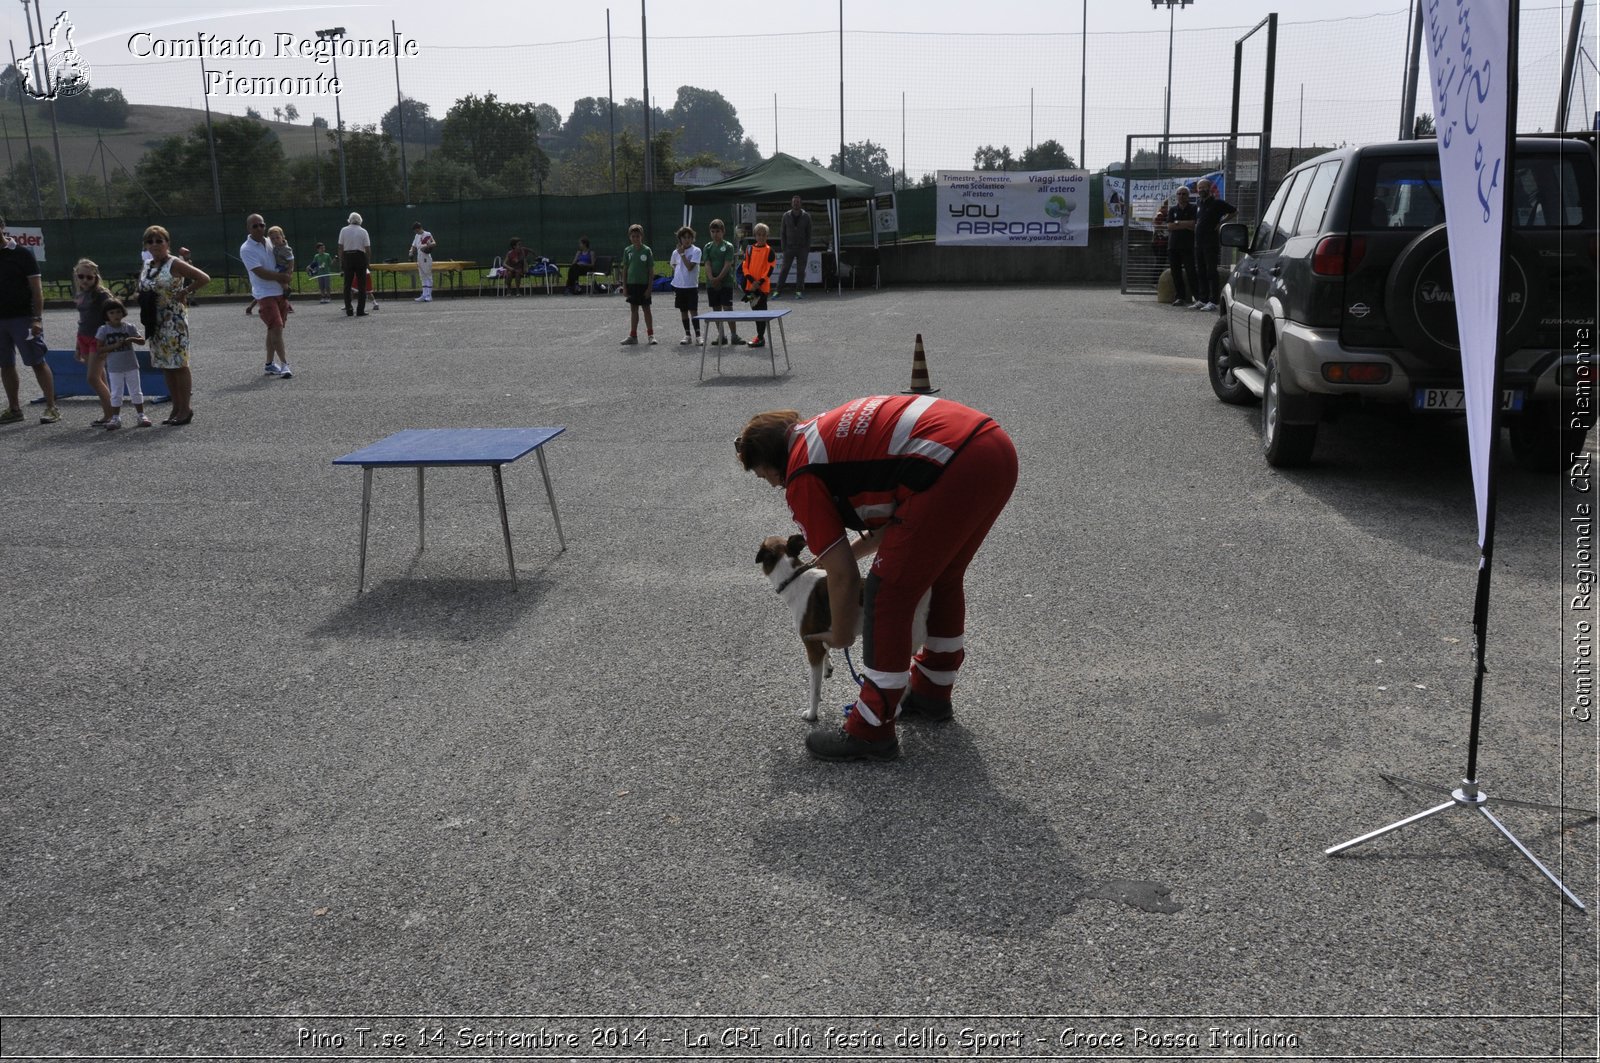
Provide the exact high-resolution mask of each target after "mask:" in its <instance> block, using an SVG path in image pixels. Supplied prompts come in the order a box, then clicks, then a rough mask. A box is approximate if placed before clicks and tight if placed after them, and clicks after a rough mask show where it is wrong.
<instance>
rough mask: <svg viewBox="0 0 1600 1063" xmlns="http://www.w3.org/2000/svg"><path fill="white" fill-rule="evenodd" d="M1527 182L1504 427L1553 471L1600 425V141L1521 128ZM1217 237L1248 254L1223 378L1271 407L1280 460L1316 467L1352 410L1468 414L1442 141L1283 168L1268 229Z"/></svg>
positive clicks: (1232, 291)
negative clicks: (1599, 325)
mask: <svg viewBox="0 0 1600 1063" xmlns="http://www.w3.org/2000/svg"><path fill="white" fill-rule="evenodd" d="M1512 180H1513V187H1512V197H1513V213H1514V217H1513V233H1512V239H1511V248H1510V251H1511V263H1512V267H1511V269H1510V271H1509V272H1508V274H1507V277H1506V301H1505V305H1504V307H1503V308H1502V313H1501V323H1502V328H1503V329H1504V330H1505V332H1506V336H1507V339H1508V342H1507V343H1506V344H1505V350H1506V352H1507V353H1506V354H1505V356H1504V363H1503V365H1502V386H1503V389H1504V390H1503V393H1502V410H1503V415H1504V424H1505V426H1506V428H1507V429H1508V431H1509V433H1510V442H1511V448H1512V454H1513V456H1514V457H1515V458H1516V460H1517V461H1518V462H1519V463H1520V464H1522V465H1524V466H1526V467H1529V468H1535V469H1541V470H1555V469H1558V468H1560V467H1562V466H1563V465H1564V464H1565V463H1566V462H1567V460H1568V457H1569V455H1570V454H1572V453H1573V452H1575V451H1578V450H1581V449H1582V447H1583V443H1584V438H1585V435H1586V434H1587V433H1588V431H1589V429H1590V428H1591V427H1593V425H1594V399H1593V396H1594V379H1595V370H1594V355H1593V351H1594V346H1593V343H1594V327H1595V307H1596V265H1595V257H1596V218H1597V211H1596V204H1595V199H1596V186H1595V152H1594V148H1593V146H1592V142H1585V140H1583V139H1576V138H1555V137H1551V138H1519V139H1518V140H1517V148H1516V154H1515V159H1514V163H1513V176H1512ZM1219 240H1220V242H1221V243H1222V244H1223V245H1224V246H1227V247H1235V248H1238V249H1239V250H1241V251H1243V252H1244V255H1243V257H1242V258H1241V259H1240V260H1239V263H1238V264H1237V265H1236V266H1234V268H1233V270H1232V273H1231V274H1230V276H1229V277H1228V280H1227V283H1226V285H1225V286H1224V288H1223V292H1222V301H1221V308H1222V309H1221V315H1220V320H1218V322H1217V324H1216V327H1215V328H1214V329H1213V330H1212V333H1211V339H1210V343H1209V347H1208V351H1207V364H1208V368H1209V370H1210V377H1211V386H1212V389H1213V390H1214V391H1215V392H1216V394H1217V397H1218V398H1219V399H1221V400H1222V401H1223V402H1227V403H1235V404H1245V403H1251V402H1256V401H1261V403H1262V418H1261V421H1262V448H1263V451H1264V452H1265V456H1266V459H1267V462H1268V464H1270V465H1274V466H1278V467H1289V466H1296V465H1303V464H1305V463H1306V462H1308V461H1310V459H1311V453H1312V450H1313V448H1314V447H1315V445H1316V438H1317V427H1318V425H1319V424H1320V423H1321V422H1323V421H1326V420H1331V419H1332V418H1334V417H1336V416H1337V415H1338V413H1339V412H1340V411H1341V410H1342V409H1344V408H1347V407H1348V406H1350V405H1387V406H1390V407H1393V408H1395V409H1397V410H1406V411H1410V412H1411V413H1414V414H1416V415H1419V416H1438V415H1440V414H1447V413H1450V412H1452V411H1459V410H1461V409H1462V406H1463V390H1462V380H1461V351H1460V345H1459V342H1458V340H1457V336H1456V319H1455V297H1454V287H1453V285H1452V283H1451V276H1450V259H1449V255H1448V253H1447V251H1446V230H1445V225H1444V200H1443V196H1442V192H1441V185H1440V181H1439V151H1438V145H1437V144H1436V143H1435V142H1433V141H1431V140H1427V141H1403V142H1400V143H1393V144H1373V145H1367V146H1364V147H1357V148H1345V149H1341V150H1339V151H1334V152H1329V153H1328V154H1326V155H1320V156H1318V157H1317V158H1314V159H1312V160H1310V161H1308V162H1306V163H1304V164H1302V165H1300V166H1299V167H1297V168H1295V169H1294V170H1292V171H1290V173H1289V174H1288V176H1286V177H1285V178H1284V180H1283V183H1282V184H1281V185H1280V186H1279V187H1278V192H1277V195H1275V196H1274V197H1273V199H1272V203H1271V205H1270V206H1268V207H1267V210H1266V213H1265V215H1264V216H1263V220H1262V222H1261V225H1260V226H1259V227H1258V228H1257V229H1256V232H1255V235H1254V237H1253V238H1252V237H1251V236H1250V233H1249V230H1248V229H1247V228H1246V227H1245V226H1243V225H1224V226H1223V227H1222V229H1221V231H1220V233H1219ZM1582 351H1587V352H1588V353H1579V352H1582ZM1580 400H1583V401H1580Z"/></svg>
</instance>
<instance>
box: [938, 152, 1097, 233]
mask: <svg viewBox="0 0 1600 1063" xmlns="http://www.w3.org/2000/svg"><path fill="white" fill-rule="evenodd" d="M936 209H937V212H938V224H937V227H936V230H935V242H937V243H941V244H953V245H957V246H960V245H963V244H964V245H967V246H969V247H973V246H988V247H995V246H1000V247H1087V246H1089V172H1088V171H1087V170H1038V171H1034V172H1031V173H1011V172H1008V171H1005V170H940V171H939V192H938V206H937V208H936Z"/></svg>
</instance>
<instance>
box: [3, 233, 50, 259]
mask: <svg viewBox="0 0 1600 1063" xmlns="http://www.w3.org/2000/svg"><path fill="white" fill-rule="evenodd" d="M6 235H7V236H8V237H10V238H11V239H12V240H14V241H16V244H17V246H18V247H26V248H27V249H28V250H29V251H32V252H33V257H34V260H35V261H38V262H43V261H44V230H43V229H35V228H30V227H29V226H26V225H8V226H6Z"/></svg>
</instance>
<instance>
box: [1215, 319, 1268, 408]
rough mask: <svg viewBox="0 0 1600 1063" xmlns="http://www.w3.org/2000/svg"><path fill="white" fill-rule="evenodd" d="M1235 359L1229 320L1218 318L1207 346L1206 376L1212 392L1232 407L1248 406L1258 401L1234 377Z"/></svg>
mask: <svg viewBox="0 0 1600 1063" xmlns="http://www.w3.org/2000/svg"><path fill="white" fill-rule="evenodd" d="M1234 357H1235V355H1234V353H1233V337H1232V336H1231V335H1230V334H1229V332H1228V319H1227V318H1226V317H1223V318H1218V319H1217V323H1216V324H1215V325H1213V326H1212V327H1211V340H1210V341H1209V342H1208V343H1207V344H1206V375H1207V376H1209V377H1210V378H1211V390H1212V391H1215V392H1216V393H1217V398H1219V399H1221V400H1222V401H1223V402H1226V403H1227V404H1228V405H1230V406H1248V405H1250V404H1251V403H1252V402H1255V401H1256V396H1255V393H1254V392H1253V391H1251V390H1250V389H1249V388H1247V387H1245V386H1244V382H1243V381H1241V380H1240V379H1239V378H1238V377H1237V376H1235V375H1234V373H1233V364H1234V362H1233V359H1234Z"/></svg>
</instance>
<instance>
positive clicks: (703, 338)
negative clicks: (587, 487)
mask: <svg viewBox="0 0 1600 1063" xmlns="http://www.w3.org/2000/svg"><path fill="white" fill-rule="evenodd" d="M701 325H702V326H703V327H704V328H705V331H704V332H702V333H701V334H700V379H701V380H704V379H705V378H706V346H707V344H709V343H710V342H711V322H709V321H702V322H701ZM721 357H722V348H721V347H718V348H717V358H718V360H719V361H720V360H721ZM539 458H540V462H541V463H542V462H543V459H544V455H543V454H540V455H539ZM552 501H553V500H552Z"/></svg>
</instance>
